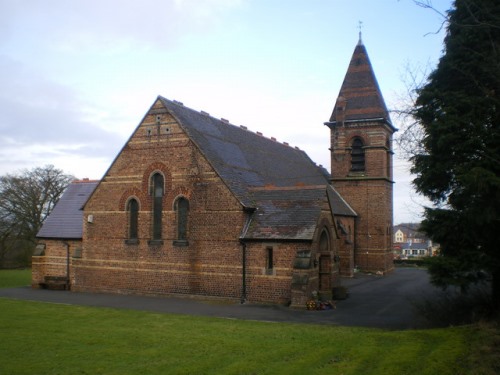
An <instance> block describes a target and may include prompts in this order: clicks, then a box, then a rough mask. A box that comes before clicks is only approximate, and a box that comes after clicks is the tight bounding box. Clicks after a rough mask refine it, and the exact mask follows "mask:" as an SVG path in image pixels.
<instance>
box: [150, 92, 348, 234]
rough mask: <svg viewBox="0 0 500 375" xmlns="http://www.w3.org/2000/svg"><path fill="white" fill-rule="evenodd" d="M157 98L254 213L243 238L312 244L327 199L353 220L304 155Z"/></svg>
mask: <svg viewBox="0 0 500 375" xmlns="http://www.w3.org/2000/svg"><path fill="white" fill-rule="evenodd" d="M158 99H159V100H160V101H161V102H162V103H163V105H164V106H165V107H166V109H167V110H168V111H169V113H170V114H171V115H172V116H174V118H176V120H177V121H178V122H179V125H180V126H181V127H182V128H183V129H184V131H185V132H186V133H187V134H188V136H189V137H190V139H191V140H192V141H193V142H194V144H195V145H196V146H197V147H198V148H199V150H200V152H201V153H202V154H203V155H204V156H205V157H206V158H207V160H208V162H209V163H210V164H211V165H212V167H213V168H214V169H215V171H216V172H217V174H218V175H219V176H220V177H221V178H222V180H223V181H224V183H225V184H226V185H227V187H228V188H229V189H230V190H231V191H232V192H233V194H234V195H235V197H236V198H237V199H238V200H239V201H240V202H241V204H242V206H243V207H245V208H249V209H255V211H254V212H253V214H252V216H251V220H250V222H249V224H248V226H247V228H246V232H245V233H243V234H242V238H244V239H278V238H279V239H294V240H311V239H312V236H313V234H314V230H315V228H316V225H317V222H318V218H319V214H320V212H321V206H322V204H323V203H324V202H325V200H326V197H328V201H329V202H330V204H331V207H332V212H333V213H334V214H338V215H347V216H356V213H355V212H354V211H353V210H352V208H351V207H350V206H349V205H348V204H347V203H346V202H345V201H344V200H343V199H342V198H341V197H340V195H339V194H338V193H337V192H336V191H335V190H334V189H333V188H332V187H331V186H330V185H329V178H330V176H329V174H328V172H327V171H326V170H325V169H324V168H322V167H321V166H317V165H316V164H314V163H313V162H312V161H311V159H310V158H309V157H308V156H307V154H306V153H305V152H304V151H302V150H299V149H297V148H294V147H290V146H289V145H287V144H283V143H279V142H277V141H276V140H274V139H269V138H266V137H264V136H262V135H261V134H259V133H253V132H251V131H248V130H247V129H246V128H244V127H238V126H234V125H231V124H229V123H228V122H227V121H222V120H219V119H216V118H213V117H211V116H209V115H208V114H206V113H205V112H198V111H195V110H192V109H190V108H187V107H185V106H184V105H182V104H181V103H179V102H176V101H170V100H168V99H165V98H163V97H161V96H160V97H158ZM327 187H328V189H327ZM327 191H328V192H327Z"/></svg>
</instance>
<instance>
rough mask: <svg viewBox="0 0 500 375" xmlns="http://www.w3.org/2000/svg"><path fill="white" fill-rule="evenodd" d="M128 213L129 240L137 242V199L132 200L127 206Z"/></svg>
mask: <svg viewBox="0 0 500 375" xmlns="http://www.w3.org/2000/svg"><path fill="white" fill-rule="evenodd" d="M127 212H128V239H129V240H137V239H138V227H139V225H138V224H139V203H138V202H137V200H136V199H134V198H132V199H130V200H129V201H128V204H127Z"/></svg>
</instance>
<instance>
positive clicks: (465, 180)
mask: <svg viewBox="0 0 500 375" xmlns="http://www.w3.org/2000/svg"><path fill="white" fill-rule="evenodd" d="M448 16H449V17H448V25H447V34H446V37H445V41H444V43H445V48H444V53H443V56H442V57H441V59H440V60H439V63H438V65H437V68H436V69H435V70H434V71H433V72H432V73H431V74H430V76H429V78H428V80H427V82H426V84H425V85H424V86H423V87H422V88H421V89H420V90H419V91H418V98H417V101H416V104H415V108H414V116H415V118H416V119H417V121H419V123H420V124H421V126H422V129H423V135H424V136H423V140H422V149H421V150H420V152H419V153H417V154H416V155H414V156H413V157H412V158H411V161H412V165H413V166H412V172H413V173H415V174H416V176H417V177H416V178H415V180H414V181H413V182H414V185H415V187H416V188H417V191H418V192H420V193H422V194H423V195H425V196H426V197H428V198H430V199H431V200H432V201H433V202H434V204H435V208H426V210H425V213H424V215H425V218H424V221H423V223H422V229H423V230H424V231H425V232H426V233H427V234H428V235H429V236H430V237H431V238H432V239H433V240H434V241H436V242H438V243H439V244H440V245H441V254H442V256H441V257H439V258H438V259H436V260H435V261H434V262H431V266H430V270H429V271H430V273H431V278H432V281H433V282H434V283H435V284H437V285H441V286H447V285H458V286H460V287H462V289H467V286H469V285H470V284H471V283H474V282H476V281H478V280H480V279H481V278H482V277H483V276H484V275H485V273H486V275H489V276H492V279H493V282H492V286H493V288H492V289H493V290H492V291H493V300H494V301H497V303H499V304H500V96H499V95H500V2H499V1H498V0H456V1H455V3H454V5H453V7H452V9H451V10H450V11H449V13H448Z"/></svg>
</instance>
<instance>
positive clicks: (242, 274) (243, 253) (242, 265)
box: [240, 240, 247, 304]
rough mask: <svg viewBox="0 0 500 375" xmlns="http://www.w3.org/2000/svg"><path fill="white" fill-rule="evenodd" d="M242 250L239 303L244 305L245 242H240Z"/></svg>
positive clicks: (245, 292) (245, 297)
mask: <svg viewBox="0 0 500 375" xmlns="http://www.w3.org/2000/svg"><path fill="white" fill-rule="evenodd" d="M240 243H241V249H242V260H241V268H242V270H241V300H240V303H241V304H244V303H245V302H246V300H247V244H246V243H245V241H243V240H240Z"/></svg>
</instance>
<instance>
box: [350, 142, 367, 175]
mask: <svg viewBox="0 0 500 375" xmlns="http://www.w3.org/2000/svg"><path fill="white" fill-rule="evenodd" d="M364 170H365V150H364V148H363V141H362V140H361V139H360V138H354V140H353V141H352V146H351V171H364Z"/></svg>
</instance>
